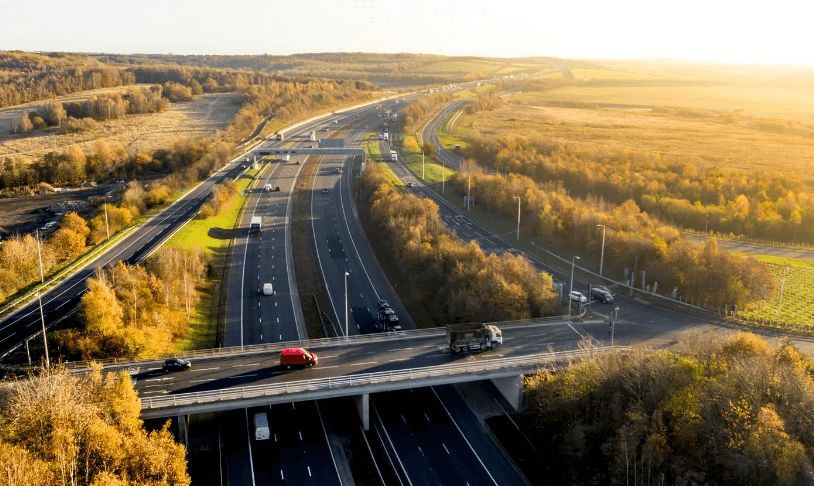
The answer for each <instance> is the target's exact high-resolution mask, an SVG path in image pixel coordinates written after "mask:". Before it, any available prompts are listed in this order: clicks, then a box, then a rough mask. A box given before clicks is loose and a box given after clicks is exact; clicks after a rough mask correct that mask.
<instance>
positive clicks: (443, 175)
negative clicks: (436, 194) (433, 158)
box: [441, 157, 447, 194]
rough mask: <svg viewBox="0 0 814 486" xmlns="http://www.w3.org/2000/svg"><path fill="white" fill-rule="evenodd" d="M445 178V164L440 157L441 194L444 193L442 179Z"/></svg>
mask: <svg viewBox="0 0 814 486" xmlns="http://www.w3.org/2000/svg"><path fill="white" fill-rule="evenodd" d="M446 178H447V164H446V161H444V158H443V157H441V194H443V193H444V179H446Z"/></svg>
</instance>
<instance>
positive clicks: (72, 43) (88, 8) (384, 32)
mask: <svg viewBox="0 0 814 486" xmlns="http://www.w3.org/2000/svg"><path fill="white" fill-rule="evenodd" d="M801 6H802V5H801V2H799V1H797V2H795V1H789V0H780V1H776V2H773V3H771V4H754V5H750V4H748V3H743V2H738V3H736V2H734V1H722V2H716V1H713V2H710V1H709V0H687V1H682V2H669V3H668V2H652V1H643V0H622V1H617V2H607V1H597V0H588V1H583V2H525V1H519V0H508V1H503V2H495V1H487V0H466V1H464V0H445V1H443V2H437V1H435V2H434V1H431V0H417V1H414V2H404V3H401V4H399V3H396V2H387V1H373V0H350V1H315V0H297V1H294V0H274V1H271V2H263V1H257V0H232V1H230V2H222V1H212V0H200V1H196V2H192V1H189V0H182V1H178V2H164V1H158V0H143V1H139V2H133V1H131V0H130V1H123V0H109V1H106V2H97V1H93V0H76V1H73V2H62V1H56V0H46V1H43V2H24V1H22V0H2V1H1V2H0V49H2V50H23V51H44V52H51V51H64V52H97V53H122V54H134V53H156V54H166V53H173V54H223V55H240V54H273V55H289V54H296V53H307V52H380V53H386V52H389V53H394V52H407V53H425V54H442V55H449V56H486V57H526V56H551V57H560V58H581V59H646V58H670V59H677V60H689V61H717V62H729V63H747V64H796V65H801V64H806V65H814V50H811V49H810V44H811V42H810V41H811V36H810V26H809V25H808V22H809V21H808V16H807V15H805V14H804V12H802V11H801Z"/></svg>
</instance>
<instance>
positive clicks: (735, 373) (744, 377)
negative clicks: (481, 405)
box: [512, 333, 814, 486]
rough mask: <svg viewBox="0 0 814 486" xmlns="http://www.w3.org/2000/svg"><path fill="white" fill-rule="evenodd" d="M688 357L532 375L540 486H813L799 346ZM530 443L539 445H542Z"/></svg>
mask: <svg viewBox="0 0 814 486" xmlns="http://www.w3.org/2000/svg"><path fill="white" fill-rule="evenodd" d="M682 344H683V349H684V352H683V353H681V354H677V353H673V352H668V351H651V350H644V349H634V350H632V351H631V352H628V353H625V354H601V355H595V356H593V357H591V358H587V359H584V360H580V361H578V362H574V363H572V364H571V365H570V366H568V367H566V368H564V369H561V370H558V371H542V372H540V373H538V374H537V375H535V376H531V377H529V378H527V379H526V389H525V390H524V402H525V403H526V404H527V408H526V410H524V411H523V412H521V413H520V415H519V416H518V417H516V418H515V419H516V421H517V423H518V425H519V426H520V428H521V429H522V430H523V433H524V435H525V436H526V439H524V440H522V441H518V442H515V443H513V444H512V445H513V446H517V445H520V448H523V444H526V443H527V442H526V441H529V442H528V443H529V444H530V446H528V447H525V450H526V452H527V454H526V455H525V458H526V460H527V461H528V463H529V464H533V467H527V468H524V470H525V472H526V474H527V477H528V478H529V479H530V480H531V481H532V482H540V481H544V482H549V483H553V484H626V485H636V486H639V485H649V484H676V485H687V486H690V485H702V484H726V485H733V486H739V485H743V486H746V485H758V486H759V485H777V484H784V485H798V484H799V485H803V484H811V481H812V474H813V471H814V453H812V451H814V436H813V435H812V433H811V417H810V412H809V411H810V410H811V409H812V407H814V383H813V382H812V380H811V371H812V369H814V363H812V361H811V360H810V358H809V357H808V356H805V355H803V354H802V353H801V352H800V351H798V350H797V349H796V348H795V347H794V346H793V344H792V343H790V342H788V341H787V342H784V343H781V344H779V345H777V346H775V347H772V346H770V345H769V344H768V343H767V342H766V341H764V340H763V339H761V338H760V337H758V336H755V335H753V334H747V333H737V334H734V335H731V336H730V337H728V338H727V339H725V340H719V339H715V338H713V339H710V338H709V337H708V336H689V337H687V338H685V342H684V343H682ZM531 446H533V447H534V450H531Z"/></svg>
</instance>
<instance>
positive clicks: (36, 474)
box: [0, 367, 190, 486]
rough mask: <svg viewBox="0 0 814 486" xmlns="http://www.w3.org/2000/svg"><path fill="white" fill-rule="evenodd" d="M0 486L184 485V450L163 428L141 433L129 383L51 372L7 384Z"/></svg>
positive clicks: (94, 372)
mask: <svg viewBox="0 0 814 486" xmlns="http://www.w3.org/2000/svg"><path fill="white" fill-rule="evenodd" d="M7 390H8V393H7V396H6V399H5V400H4V404H3V407H2V408H1V409H0V483H2V484H5V485H23V484H25V485H28V486H48V485H54V484H62V485H74V486H115V485H125V484H144V485H152V486H187V485H189V483H190V478H189V475H188V474H187V471H186V469H187V461H186V450H185V448H184V446H182V445H180V444H177V443H176V442H175V438H174V437H173V435H172V433H171V432H170V431H169V430H168V425H169V421H168V422H167V424H166V425H165V426H164V427H163V428H161V429H159V430H157V431H154V432H147V431H146V430H145V429H144V424H143V422H142V421H141V419H140V418H139V415H140V413H141V407H140V405H139V399H138V396H137V395H136V392H135V391H134V390H133V384H132V382H131V380H130V376H129V375H127V373H125V372H121V373H118V374H115V373H108V374H105V375H103V374H102V373H101V371H100V369H99V368H98V367H95V368H93V369H91V371H90V372H89V373H84V374H81V373H72V372H68V371H67V370H63V369H57V370H49V371H43V372H42V373H40V374H39V375H36V376H29V377H28V379H23V380H18V381H14V382H12V383H10V384H8V388H7Z"/></svg>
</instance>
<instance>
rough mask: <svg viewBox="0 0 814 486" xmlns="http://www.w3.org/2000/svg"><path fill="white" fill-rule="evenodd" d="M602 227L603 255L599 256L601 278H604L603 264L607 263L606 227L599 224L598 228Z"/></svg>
mask: <svg viewBox="0 0 814 486" xmlns="http://www.w3.org/2000/svg"><path fill="white" fill-rule="evenodd" d="M600 226H601V227H602V253H600V254H599V276H600V277H601V276H602V264H603V263H604V262H605V225H604V224H598V225H596V227H597V228H598V227H600Z"/></svg>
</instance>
